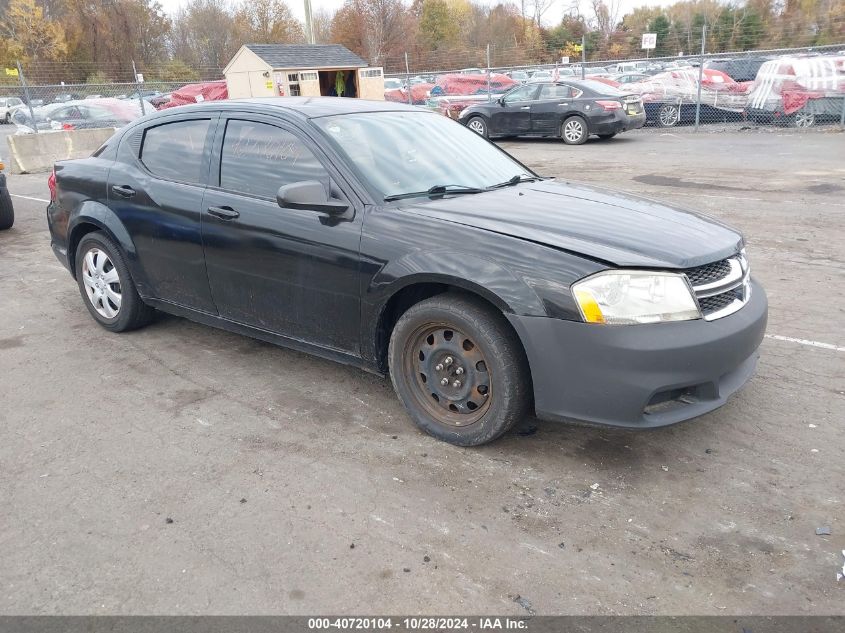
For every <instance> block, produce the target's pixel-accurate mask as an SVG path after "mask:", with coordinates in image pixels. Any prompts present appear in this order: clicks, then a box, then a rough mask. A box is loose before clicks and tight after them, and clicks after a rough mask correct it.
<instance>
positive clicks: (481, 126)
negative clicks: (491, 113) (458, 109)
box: [467, 116, 489, 138]
mask: <svg viewBox="0 0 845 633" xmlns="http://www.w3.org/2000/svg"><path fill="white" fill-rule="evenodd" d="M467 127H468V128H469V129H471V130H472V131H473V132H475V133H476V134H478V135H479V136H483V137H484V138H489V135H488V131H487V122H486V121H485V120H484V119H483V118H481V117H480V116H474V117H472V118H471V119H470V120H469V121H467Z"/></svg>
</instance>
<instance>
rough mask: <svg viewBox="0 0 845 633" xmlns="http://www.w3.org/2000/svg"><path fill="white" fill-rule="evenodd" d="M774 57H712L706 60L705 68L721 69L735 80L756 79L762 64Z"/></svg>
mask: <svg viewBox="0 0 845 633" xmlns="http://www.w3.org/2000/svg"><path fill="white" fill-rule="evenodd" d="M770 59H772V58H771V57H737V58H735V59H711V60H710V61H708V62H705V64H704V68H706V69H709V70H719V71H721V72H723V73H725V74H726V75H728V76H729V77H730V78H731V79H733V80H734V81H754V79H755V78H756V77H757V71H759V70H760V66H762V65H763V64H764V63H766V62H767V61H769V60H770Z"/></svg>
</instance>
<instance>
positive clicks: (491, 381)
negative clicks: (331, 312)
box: [388, 293, 530, 446]
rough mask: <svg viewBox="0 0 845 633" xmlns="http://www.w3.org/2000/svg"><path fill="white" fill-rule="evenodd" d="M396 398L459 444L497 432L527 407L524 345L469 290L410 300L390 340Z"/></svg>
mask: <svg viewBox="0 0 845 633" xmlns="http://www.w3.org/2000/svg"><path fill="white" fill-rule="evenodd" d="M388 354H389V361H390V373H391V378H392V380H393V385H394V387H395V389H396V392H397V394H398V395H399V398H400V399H401V400H402V402H403V403H404V404H405V407H406V408H407V409H408V412H409V413H410V415H411V418H412V419H413V420H414V422H415V423H416V424H417V425H418V426H419V427H420V428H422V429H423V430H424V431H426V432H427V433H430V434H431V435H434V436H435V437H437V438H439V439H442V440H445V441H447V442H451V443H452V444H458V445H461V446H476V445H479V444H484V443H485V442H489V441H491V440H494V439H496V438H497V437H499V436H500V435H501V434H502V433H504V432H505V431H507V430H508V429H509V428H510V427H511V426H512V425H513V424H514V423H515V422H516V421H518V420H519V419H520V418H521V417H522V416H523V415H524V414H525V413H526V411H527V407H528V405H529V404H530V388H529V383H530V381H529V377H528V369H527V363H526V362H525V357H524V352H523V351H522V347H521V345H520V343H519V341H518V339H517V338H516V335H515V334H514V333H513V331H512V330H511V328H510V326H509V325H508V323H507V321H505V320H504V318H503V317H502V315H501V314H499V313H497V312H495V311H494V310H493V309H492V308H490V307H489V306H487V305H485V304H484V303H482V302H480V301H478V300H476V299H474V298H472V297H468V296H463V295H458V294H452V293H448V294H443V295H438V296H436V297H432V298H431V299H427V300H425V301H422V302H420V303H418V304H416V305H414V306H412V307H411V308H410V309H409V310H408V311H407V312H405V314H403V315H402V317H401V318H400V319H399V321H398V322H397V324H396V327H395V328H394V329H393V333H392V336H391V339H390V350H389V352H388Z"/></svg>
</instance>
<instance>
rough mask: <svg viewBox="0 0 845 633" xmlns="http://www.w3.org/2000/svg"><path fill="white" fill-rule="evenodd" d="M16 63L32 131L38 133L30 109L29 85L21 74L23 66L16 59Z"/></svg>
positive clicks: (33, 115) (33, 113)
mask: <svg viewBox="0 0 845 633" xmlns="http://www.w3.org/2000/svg"><path fill="white" fill-rule="evenodd" d="M17 64H18V81H20V82H21V87H22V88H23V96H24V97H26V105H27V107H28V108H29V117H30V119H29V120H30V121H32V131H33V132H35V133H36V134H38V125H36V123H35V112H33V111H32V99H30V98H29V86H27V85H26V79H25V78H24V76H23V68H21V63H20V61H18V62H17Z"/></svg>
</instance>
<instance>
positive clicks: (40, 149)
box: [6, 127, 114, 174]
mask: <svg viewBox="0 0 845 633" xmlns="http://www.w3.org/2000/svg"><path fill="white" fill-rule="evenodd" d="M112 134H114V128H110V127H109V128H98V129H91V130H57V131H55V132H39V133H38V134H12V135H11V136H8V137H6V141H7V142H8V144H9V160H8V164H9V168H10V169H11V172H12V173H13V174H35V173H38V172H43V171H50V170H51V169H52V168H53V163H54V162H56V161H57V160H67V159H69V158H85V157H87V156H90V155H91V154H92V153H93V152H94V150H96V149H97V148H98V147H100V145H102V144H103V143H105V142H106V140H107V139H108V138H109V137H111V135H112Z"/></svg>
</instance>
